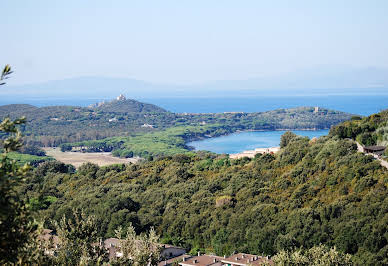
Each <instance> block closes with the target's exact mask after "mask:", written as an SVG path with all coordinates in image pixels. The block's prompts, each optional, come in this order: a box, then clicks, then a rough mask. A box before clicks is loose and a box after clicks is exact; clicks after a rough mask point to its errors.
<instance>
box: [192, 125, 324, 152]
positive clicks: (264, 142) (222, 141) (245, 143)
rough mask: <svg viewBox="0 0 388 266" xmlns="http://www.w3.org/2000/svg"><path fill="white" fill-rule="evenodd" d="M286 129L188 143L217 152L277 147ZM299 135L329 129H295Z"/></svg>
mask: <svg viewBox="0 0 388 266" xmlns="http://www.w3.org/2000/svg"><path fill="white" fill-rule="evenodd" d="M284 132H285V131H254V132H239V133H234V134H231V135H227V136H222V137H217V138H210V139H205V140H199V141H193V142H190V143H188V145H189V146H193V147H194V148H195V149H196V150H206V151H211V152H215V153H229V154H230V153H239V152H242V151H245V150H253V149H255V148H268V147H277V146H279V143H280V136H281V135H283V134H284ZM293 132H294V133H295V134H297V135H302V136H307V137H309V138H313V137H320V136H324V135H327V134H328V132H329V131H328V130H316V131H301V130H295V131H293Z"/></svg>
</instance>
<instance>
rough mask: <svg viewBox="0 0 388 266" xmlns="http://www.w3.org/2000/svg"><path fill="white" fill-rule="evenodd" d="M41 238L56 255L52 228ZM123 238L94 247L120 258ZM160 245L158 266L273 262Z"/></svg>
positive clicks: (49, 252)
mask: <svg viewBox="0 0 388 266" xmlns="http://www.w3.org/2000/svg"><path fill="white" fill-rule="evenodd" d="M39 239H40V240H43V241H45V242H47V243H50V244H49V245H46V246H47V248H46V251H45V254H46V255H51V256H55V254H56V249H58V248H59V247H60V244H61V243H60V240H59V238H58V237H57V236H56V235H54V234H53V231H52V230H49V229H44V230H43V232H42V234H41V235H40V236H39ZM121 243H122V240H120V239H118V238H108V239H106V240H105V241H102V242H100V243H93V244H92V246H94V247H97V246H99V247H102V248H103V249H104V250H105V252H106V253H107V254H108V256H109V259H115V258H120V257H122V256H123V253H122V252H121ZM159 245H160V262H159V264H158V266H169V265H170V266H172V265H181V266H210V265H211V266H248V265H249V266H251V265H262V264H264V263H265V264H266V265H268V264H273V262H272V260H271V259H270V258H269V257H268V256H258V255H253V254H245V253H236V254H232V255H230V256H223V257H220V256H216V255H213V254H201V253H200V252H198V253H197V254H196V255H190V254H187V253H186V250H185V249H184V248H182V247H177V246H173V245H168V244H159Z"/></svg>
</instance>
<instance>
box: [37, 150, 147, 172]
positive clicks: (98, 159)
mask: <svg viewBox="0 0 388 266" xmlns="http://www.w3.org/2000/svg"><path fill="white" fill-rule="evenodd" d="M44 150H45V151H46V154H47V155H49V156H52V157H54V158H55V159H56V160H58V161H61V162H63V163H66V164H72V165H74V166H75V167H76V168H78V167H79V166H80V165H82V164H83V163H86V162H90V163H95V164H98V165H99V166H104V165H110V164H118V163H136V162H137V161H138V160H139V159H138V158H127V159H124V158H118V157H113V156H112V154H111V153H110V152H90V153H82V152H61V151H60V149H59V148H44Z"/></svg>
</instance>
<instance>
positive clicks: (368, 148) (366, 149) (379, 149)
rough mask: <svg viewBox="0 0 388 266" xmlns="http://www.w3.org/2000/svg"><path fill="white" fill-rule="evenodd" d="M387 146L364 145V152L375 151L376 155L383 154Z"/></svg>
mask: <svg viewBox="0 0 388 266" xmlns="http://www.w3.org/2000/svg"><path fill="white" fill-rule="evenodd" d="M385 149H386V147H385V146H366V147H364V152H365V153H373V154H376V155H379V156H381V155H383V153H384V151H385Z"/></svg>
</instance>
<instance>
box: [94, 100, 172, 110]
mask: <svg viewBox="0 0 388 266" xmlns="http://www.w3.org/2000/svg"><path fill="white" fill-rule="evenodd" d="M96 110H97V111H102V112H108V113H164V112H167V111H166V110H164V109H163V108H160V107H158V106H156V105H153V104H149V103H142V102H139V101H135V100H132V99H125V100H120V101H111V102H108V103H104V104H102V105H101V106H99V107H97V108H96Z"/></svg>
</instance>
